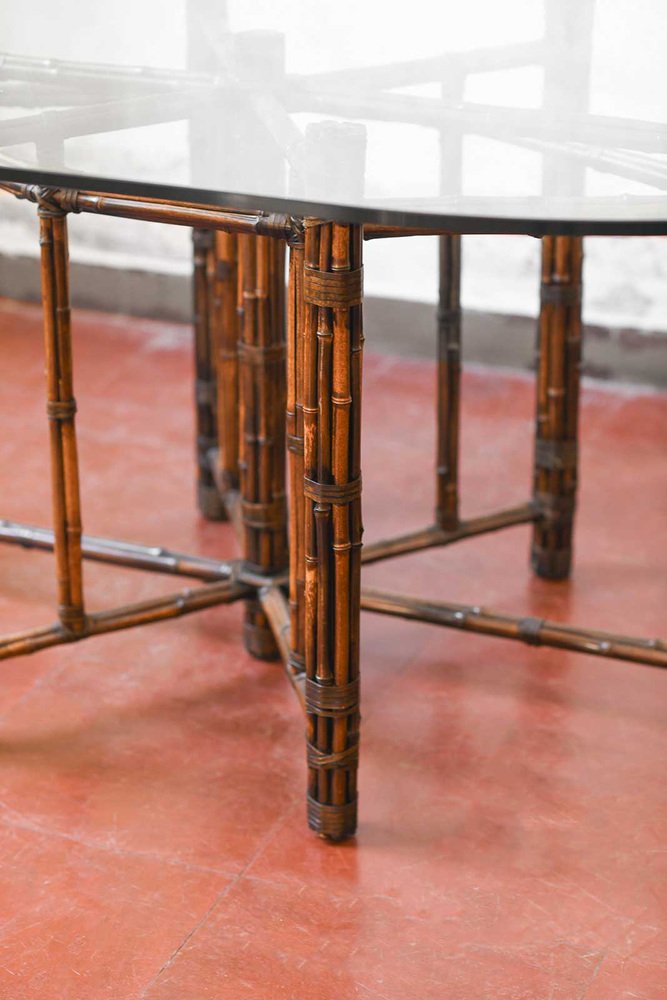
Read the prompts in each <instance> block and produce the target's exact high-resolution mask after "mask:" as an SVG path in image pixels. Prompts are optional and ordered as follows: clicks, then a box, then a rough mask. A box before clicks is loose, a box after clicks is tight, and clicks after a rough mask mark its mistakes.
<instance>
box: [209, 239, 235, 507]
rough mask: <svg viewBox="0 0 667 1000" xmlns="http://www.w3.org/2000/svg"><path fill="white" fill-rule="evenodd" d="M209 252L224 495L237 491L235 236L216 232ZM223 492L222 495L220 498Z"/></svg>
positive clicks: (212, 329) (213, 344) (218, 435)
mask: <svg viewBox="0 0 667 1000" xmlns="http://www.w3.org/2000/svg"><path fill="white" fill-rule="evenodd" d="M214 239H215V243H214V249H213V253H212V255H211V256H212V274H211V279H210V280H211V287H212V303H211V340H212V353H213V358H214V363H215V369H216V373H217V382H218V384H217V405H218V412H217V426H218V432H217V437H218V444H219V451H218V456H217V462H218V468H219V471H220V485H221V486H222V489H223V491H224V493H227V492H228V491H230V490H238V488H239V413H238V405H239V355H238V342H239V309H238V263H237V255H238V237H237V236H235V235H234V233H224V232H217V233H215V236H214ZM224 493H223V496H224Z"/></svg>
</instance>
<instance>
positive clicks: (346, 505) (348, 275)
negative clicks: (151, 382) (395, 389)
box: [290, 221, 363, 840]
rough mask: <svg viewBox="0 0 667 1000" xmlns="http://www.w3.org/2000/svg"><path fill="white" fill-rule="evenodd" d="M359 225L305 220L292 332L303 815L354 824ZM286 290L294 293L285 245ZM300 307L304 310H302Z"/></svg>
mask: <svg viewBox="0 0 667 1000" xmlns="http://www.w3.org/2000/svg"><path fill="white" fill-rule="evenodd" d="M361 243H362V241H361V227H359V226H348V225H337V224H330V223H319V222H316V221H309V222H307V224H306V232H305V255H304V265H305V266H304V271H303V313H302V316H301V315H299V339H300V340H301V342H302V349H303V357H302V362H301V359H298V360H299V361H300V362H301V363H302V367H303V380H302V386H301V389H300V386H299V378H298V375H299V373H298V372H297V390H299V389H300V391H302V393H303V396H302V402H303V428H304V458H303V463H304V480H303V492H304V495H305V504H304V515H305V523H304V529H305V564H306V581H305V608H306V611H305V643H304V653H305V665H306V695H305V703H306V712H307V720H308V721H307V741H308V821H309V824H310V826H311V827H312V828H313V829H314V830H316V831H317V832H318V833H320V834H321V835H323V836H325V837H329V838H331V839H333V840H341V839H343V838H344V837H347V836H350V835H351V834H352V833H354V830H355V828H356V812H357V777H356V776H357V762H358V744H359V606H360V566H361V558H360V557H361V534H362V526H361V464H360V431H361V426H360V424H361V421H360V417H361V412H360V408H361V362H362V343H363V341H362V316H361V301H362V268H361ZM292 265H293V266H292V269H291V289H290V298H294V300H295V301H298V300H299V299H300V296H301V286H300V282H299V267H300V251H299V250H298V249H296V248H293V258H292ZM297 311H298V312H299V314H300V313H301V310H299V309H298V306H297Z"/></svg>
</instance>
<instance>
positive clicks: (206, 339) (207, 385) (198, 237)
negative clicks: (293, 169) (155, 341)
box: [192, 229, 225, 521]
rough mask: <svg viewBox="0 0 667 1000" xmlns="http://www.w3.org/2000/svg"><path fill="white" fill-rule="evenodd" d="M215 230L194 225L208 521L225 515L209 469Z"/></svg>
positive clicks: (200, 440) (200, 469)
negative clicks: (212, 279) (196, 227)
mask: <svg viewBox="0 0 667 1000" xmlns="http://www.w3.org/2000/svg"><path fill="white" fill-rule="evenodd" d="M214 237H215V234H214V233H213V232H212V231H211V230H208V229H194V230H193V232H192V241H193V247H194V275H193V278H194V280H193V306H194V333H195V338H194V339H195V414H196V435H197V438H196V443H197V502H198V505H199V509H200V511H201V512H202V514H203V515H204V517H207V518H208V519H209V520H211V521H220V520H222V519H223V518H224V513H225V508H224V504H223V502H222V498H221V497H220V494H219V492H218V489H217V487H216V484H215V480H214V478H213V473H212V471H211V455H212V453H214V452H215V450H216V449H217V447H218V434H217V414H216V410H217V402H216V378H215V374H216V373H215V361H214V354H213V329H212V327H213V289H212V281H211V278H212V271H213V267H214V265H215V256H214Z"/></svg>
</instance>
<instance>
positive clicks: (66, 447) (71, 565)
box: [37, 188, 86, 635]
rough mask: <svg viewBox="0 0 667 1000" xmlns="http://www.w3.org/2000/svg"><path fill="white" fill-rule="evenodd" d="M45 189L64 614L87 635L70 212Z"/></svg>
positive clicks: (52, 429)
mask: <svg viewBox="0 0 667 1000" xmlns="http://www.w3.org/2000/svg"><path fill="white" fill-rule="evenodd" d="M51 195H52V192H51V191H50V189H47V188H42V189H40V192H39V194H38V197H37V202H38V209H37V214H38V215H39V242H40V247H41V261H42V267H41V273H42V303H43V315H44V349H45V354H46V378H47V404H46V410H47V414H48V418H49V434H50V445H51V477H52V500H53V533H54V551H55V556H56V567H57V577H58V601H59V606H58V616H59V618H60V621H61V624H62V625H63V627H64V628H65V629H66V631H68V632H71V633H74V634H75V635H80V634H82V633H83V632H85V631H86V615H85V612H84V605H83V572H82V564H81V501H80V495H79V463H78V457H77V448H76V431H75V427H74V414H75V413H76V400H75V399H74V391H73V383H72V338H71V324H70V305H69V254H68V249H67V214H66V209H64V208H62V207H61V206H60V204H58V202H56V201H55V199H53V198H52V197H51Z"/></svg>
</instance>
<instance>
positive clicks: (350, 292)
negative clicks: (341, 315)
mask: <svg viewBox="0 0 667 1000" xmlns="http://www.w3.org/2000/svg"><path fill="white" fill-rule="evenodd" d="M363 294H364V271H363V268H362V267H360V268H357V269H356V270H355V271H318V270H316V269H315V268H312V267H306V268H305V270H304V279H303V297H304V300H305V301H306V302H309V303H310V304H311V305H313V306H324V307H325V308H327V309H346V308H350V307H351V306H358V305H361V302H362V300H363Z"/></svg>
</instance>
